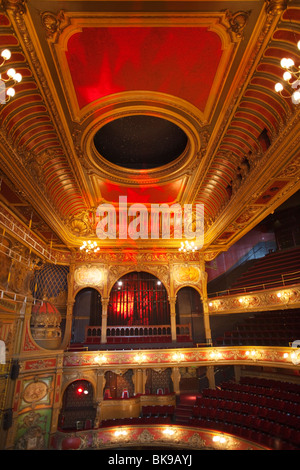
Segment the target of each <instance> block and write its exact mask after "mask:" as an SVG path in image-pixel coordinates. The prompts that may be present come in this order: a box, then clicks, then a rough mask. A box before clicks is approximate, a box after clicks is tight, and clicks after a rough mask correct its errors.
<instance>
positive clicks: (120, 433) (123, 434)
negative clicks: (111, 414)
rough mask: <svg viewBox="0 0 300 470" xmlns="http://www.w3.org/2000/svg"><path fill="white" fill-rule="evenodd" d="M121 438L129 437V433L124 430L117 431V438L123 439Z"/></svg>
mask: <svg viewBox="0 0 300 470" xmlns="http://www.w3.org/2000/svg"><path fill="white" fill-rule="evenodd" d="M121 436H127V431H125V430H122V429H119V430H118V431H115V437H121Z"/></svg>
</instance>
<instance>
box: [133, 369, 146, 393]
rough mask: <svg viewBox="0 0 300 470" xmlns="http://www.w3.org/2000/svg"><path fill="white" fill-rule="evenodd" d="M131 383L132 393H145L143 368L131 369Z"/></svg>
mask: <svg viewBox="0 0 300 470" xmlns="http://www.w3.org/2000/svg"><path fill="white" fill-rule="evenodd" d="M133 374H134V376H133V383H134V394H135V395H140V394H141V395H144V394H145V383H144V375H143V369H134V371H133Z"/></svg>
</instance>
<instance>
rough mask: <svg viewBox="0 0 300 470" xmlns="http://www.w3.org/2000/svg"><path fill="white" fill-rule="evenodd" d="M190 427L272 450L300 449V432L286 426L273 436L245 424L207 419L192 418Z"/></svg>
mask: <svg viewBox="0 0 300 470" xmlns="http://www.w3.org/2000/svg"><path fill="white" fill-rule="evenodd" d="M189 425H190V426H199V427H201V428H206V429H214V430H216V431H219V432H225V433H229V434H233V435H235V436H238V437H241V438H243V439H248V440H250V441H253V442H256V443H258V444H261V445H263V446H266V447H269V448H271V449H278V450H298V449H299V447H300V431H295V432H291V431H290V429H289V428H287V427H286V426H280V427H277V428H276V429H275V428H274V429H275V431H276V434H275V435H273V434H272V435H271V434H270V433H268V432H263V431H262V430H258V429H251V428H248V427H246V426H245V425H243V424H235V423H228V422H225V421H215V420H209V419H205V418H191V419H190V421H189Z"/></svg>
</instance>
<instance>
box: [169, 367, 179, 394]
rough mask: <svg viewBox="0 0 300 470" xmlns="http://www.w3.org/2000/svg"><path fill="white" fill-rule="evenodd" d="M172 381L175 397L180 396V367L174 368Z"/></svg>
mask: <svg viewBox="0 0 300 470" xmlns="http://www.w3.org/2000/svg"><path fill="white" fill-rule="evenodd" d="M171 379H172V381H173V389H174V393H175V395H180V379H181V375H180V370H179V367H172V373H171Z"/></svg>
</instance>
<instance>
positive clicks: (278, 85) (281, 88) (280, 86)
mask: <svg viewBox="0 0 300 470" xmlns="http://www.w3.org/2000/svg"><path fill="white" fill-rule="evenodd" d="M282 90H283V85H282V84H281V83H279V82H278V83H276V85H275V91H277V93H279V92H280V91H282Z"/></svg>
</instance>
